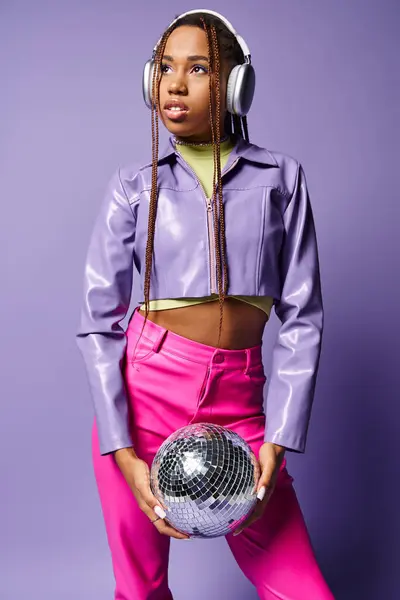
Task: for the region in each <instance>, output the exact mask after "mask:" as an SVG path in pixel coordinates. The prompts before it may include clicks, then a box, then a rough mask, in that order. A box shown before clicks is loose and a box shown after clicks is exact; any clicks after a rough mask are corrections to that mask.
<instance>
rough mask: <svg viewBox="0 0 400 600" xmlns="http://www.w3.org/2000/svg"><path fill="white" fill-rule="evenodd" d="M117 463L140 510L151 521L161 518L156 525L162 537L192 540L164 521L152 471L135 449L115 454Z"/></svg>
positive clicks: (164, 514)
mask: <svg viewBox="0 0 400 600" xmlns="http://www.w3.org/2000/svg"><path fill="white" fill-rule="evenodd" d="M114 457H115V462H116V463H117V465H118V466H119V468H120V470H121V473H122V475H123V476H124V478H125V480H126V482H127V484H128V485H129V487H130V489H131V491H132V493H133V495H134V496H135V498H136V501H137V503H138V505H139V508H140V509H141V510H142V511H143V512H144V513H145V515H146V516H147V517H148V518H149V520H150V521H154V519H156V518H157V517H161V518H160V519H158V520H157V521H156V522H155V523H154V527H157V529H158V531H159V532H160V533H161V534H162V535H169V536H170V537H173V538H176V539H177V540H190V537H189V536H187V535H185V534H183V533H181V532H180V531H178V530H177V529H175V528H174V527H171V526H170V525H168V524H167V523H166V521H165V520H164V519H165V517H166V513H165V511H164V509H163V507H162V506H161V505H160V503H159V502H158V501H157V499H156V497H155V496H154V494H153V493H152V491H151V488H150V469H149V467H148V465H147V463H146V462H145V461H144V460H141V459H140V458H138V456H137V455H136V454H135V452H134V450H133V448H122V449H121V450H117V451H116V452H114Z"/></svg>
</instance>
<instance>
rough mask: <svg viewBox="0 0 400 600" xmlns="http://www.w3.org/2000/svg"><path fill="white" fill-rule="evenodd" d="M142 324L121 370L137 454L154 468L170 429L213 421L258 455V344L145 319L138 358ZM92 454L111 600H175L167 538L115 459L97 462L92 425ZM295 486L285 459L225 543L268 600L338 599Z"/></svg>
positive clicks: (261, 420)
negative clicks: (214, 342) (261, 499)
mask: <svg viewBox="0 0 400 600" xmlns="http://www.w3.org/2000/svg"><path fill="white" fill-rule="evenodd" d="M143 320H144V318H143V317H142V316H141V314H140V313H139V312H138V311H137V310H136V311H135V312H134V314H133V317H132V319H131V321H130V323H129V326H128V330H127V351H126V357H125V359H126V360H125V364H124V375H125V382H126V387H127V391H128V395H129V402H130V405H129V409H130V426H131V433H132V439H133V443H134V447H135V451H136V453H137V454H138V456H139V457H140V458H142V459H143V460H145V461H146V462H147V463H148V465H149V467H150V466H151V463H152V460H153V457H154V455H155V453H156V452H157V450H158V448H159V446H160V444H161V443H162V442H163V441H164V440H165V439H166V438H167V437H168V436H169V435H170V434H171V433H172V432H174V431H175V430H176V429H178V428H179V427H183V426H184V425H188V424H189V423H196V422H197V423H198V422H210V423H216V424H219V425H223V426H225V427H228V428H229V429H232V430H233V431H236V432H237V433H238V434H240V435H241V436H242V437H243V438H244V439H245V440H246V441H247V442H248V443H249V445H250V446H251V448H252V450H253V452H254V453H255V455H256V456H257V457H258V450H259V448H260V446H261V444H262V443H263V436H264V429H265V414H264V409H263V387H264V383H265V375H264V368H263V363H262V354H261V346H256V347H253V348H248V349H245V350H221V349H216V348H213V347H211V346H205V345H203V344H199V343H197V342H193V341H191V340H188V339H186V338H184V337H182V336H178V335H176V334H174V333H172V332H170V331H168V330H166V329H164V328H162V327H160V326H158V325H155V324H154V323H152V322H151V321H147V323H146V326H145V329H144V332H143V335H142V338H141V340H140V341H139V344H138V345H137V348H136V350H135V352H134V348H135V344H136V341H137V338H138V336H139V333H140V330H141V327H142V324H143ZM92 448H93V461H94V470H95V476H96V481H97V486H98V490H99V495H100V501H101V505H102V511H103V515H104V520H105V526H106V532H107V538H108V543H109V547H110V550H111V557H112V562H113V570H114V576H115V580H116V588H115V600H172V598H173V596H172V593H171V590H170V589H169V586H168V560H169V548H170V539H171V538H170V537H167V536H163V535H161V534H160V533H159V532H158V530H157V529H156V527H155V526H154V525H152V524H151V522H150V521H149V518H148V517H147V516H146V515H145V514H144V513H143V512H142V511H141V510H140V509H139V507H138V506H137V503H136V499H135V497H134V496H133V494H132V492H131V491H130V489H129V487H128V485H127V484H126V482H125V480H124V478H123V476H122V474H121V472H120V470H119V468H118V466H117V465H116V463H115V460H114V457H113V454H109V455H105V456H101V455H100V452H99V443H98V435H97V428H96V423H94V425H93V436H92ZM292 482H293V478H292V477H291V476H290V475H289V474H288V471H287V469H286V461H285V462H284V464H283V465H282V468H281V471H280V473H279V476H278V481H277V484H276V487H275V491H274V493H273V495H272V497H271V499H270V501H269V503H268V504H267V506H266V509H265V511H264V514H263V516H262V518H261V519H259V520H258V521H256V522H255V523H253V524H252V525H251V526H250V527H248V528H247V529H245V530H243V532H242V533H241V534H240V535H238V536H235V537H234V536H233V535H232V534H229V535H227V536H226V538H225V539H226V540H227V543H228V544H229V547H230V549H231V551H232V552H233V556H234V558H235V560H236V562H237V564H238V565H239V567H240V569H241V570H242V572H243V573H244V575H245V576H246V577H247V578H248V579H249V580H250V581H251V582H252V583H253V585H254V586H255V587H256V589H257V592H258V595H259V597H260V598H261V599H262V600H276V599H277V598H279V599H281V600H328V599H329V600H332V599H333V595H332V593H331V592H330V590H329V588H328V586H327V584H326V582H325V580H324V578H323V575H322V573H321V571H320V569H319V566H318V563H317V561H316V558H315V555H314V552H313V548H312V545H311V542H310V538H309V535H308V531H307V528H306V525H305V522H304V518H303V515H302V512H301V509H300V506H299V503H298V501H297V497H296V493H295V491H294V489H293V484H292ZM176 543H182V544H184V543H187V542H184V541H179V542H178V541H177V542H176ZM193 543H197V544H201V543H202V541H201V540H196V541H195V542H193ZM232 600H234V599H232Z"/></svg>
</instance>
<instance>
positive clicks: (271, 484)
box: [233, 442, 286, 535]
mask: <svg viewBox="0 0 400 600" xmlns="http://www.w3.org/2000/svg"><path fill="white" fill-rule="evenodd" d="M285 450H286V448H284V447H283V446H278V444H273V443H271V442H265V443H264V444H263V445H262V446H261V448H260V451H259V462H260V467H261V476H260V479H259V482H258V485H257V498H258V500H257V504H256V506H255V508H254V510H253V511H252V512H251V514H250V515H249V516H248V517H247V519H246V520H245V521H243V523H241V525H240V526H239V527H238V528H237V529H236V530H235V532H234V533H233V535H239V533H241V532H242V531H243V529H245V528H246V527H248V526H249V525H251V524H252V523H254V521H257V520H258V519H259V518H260V517H261V516H262V514H263V512H264V509H265V507H266V505H267V504H268V501H269V499H270V498H271V495H272V492H273V491H274V488H275V484H276V479H277V477H278V474H279V469H280V466H281V464H282V461H283V459H284V456H285Z"/></svg>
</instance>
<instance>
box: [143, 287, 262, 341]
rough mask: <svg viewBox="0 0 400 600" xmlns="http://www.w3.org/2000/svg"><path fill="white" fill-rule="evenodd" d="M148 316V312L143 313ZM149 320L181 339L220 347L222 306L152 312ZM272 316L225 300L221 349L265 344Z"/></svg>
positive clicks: (203, 305) (204, 304)
mask: <svg viewBox="0 0 400 600" xmlns="http://www.w3.org/2000/svg"><path fill="white" fill-rule="evenodd" d="M139 312H140V314H141V315H143V316H144V314H145V311H144V309H143V310H142V309H140V311H139ZM147 318H148V320H149V321H152V322H153V323H156V324H157V325H160V326H161V327H165V328H166V329H168V330H169V331H172V332H174V333H176V334H178V335H181V336H183V337H186V338H188V339H190V340H194V341H196V342H199V343H201V344H206V345H207V346H217V342H218V331H219V320H220V307H219V302H218V301H215V302H205V303H203V304H195V305H192V306H184V307H180V308H173V309H166V310H154V311H149V314H148V317H147ZM267 321H268V315H267V314H266V313H265V312H264V311H262V310H260V309H259V308H257V307H255V306H252V305H251V304H248V303H246V302H241V301H240V300H236V299H234V298H225V301H224V318H223V323H222V332H221V340H220V344H219V346H220V348H225V349H230V350H240V349H243V348H251V347H252V346H257V345H258V344H261V341H262V336H263V332H264V328H265V325H266V323H267Z"/></svg>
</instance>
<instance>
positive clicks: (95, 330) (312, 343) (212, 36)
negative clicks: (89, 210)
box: [78, 11, 333, 600]
mask: <svg viewBox="0 0 400 600" xmlns="http://www.w3.org/2000/svg"><path fill="white" fill-rule="evenodd" d="M247 50H248V49H247V46H246V44H245V42H244V40H243V39H242V38H240V36H238V35H237V34H236V33H235V32H233V30H232V26H231V25H230V24H229V23H228V22H227V21H226V20H225V19H224V18H223V17H222V16H221V15H218V14H217V13H214V12H213V11H201V13H199V12H198V11H190V12H189V13H185V14H184V15H182V16H181V17H180V18H177V19H176V20H175V21H173V23H172V24H171V25H170V26H169V27H168V29H167V30H166V32H165V33H164V35H163V36H162V38H161V40H160V41H159V43H158V44H157V46H156V49H155V52H154V53H153V59H154V60H152V61H151V62H149V63H147V65H146V68H145V72H144V83H143V91H144V97H145V100H146V103H147V104H148V106H149V107H150V108H151V111H152V112H151V115H152V139H153V156H152V161H151V162H150V163H148V164H144V163H145V161H143V164H140V165H135V166H133V167H129V168H124V169H122V170H118V172H117V173H116V174H115V176H114V177H113V178H112V180H111V182H110V186H109V189H108V192H107V194H106V196H105V199H104V202H103V204H102V207H101V210H100V212H99V215H98V218H97V221H96V224H95V227H94V231H93V234H92V238H91V242H90V246H89V251H88V256H87V262H86V269H85V279H84V285H85V290H84V303H83V310H82V319H81V325H80V328H79V331H78V344H79V347H80V349H81V351H82V353H83V356H84V359H85V362H86V367H87V372H88V377H89V382H90V387H91V393H92V396H93V400H94V408H95V421H94V425H93V438H92V442H93V461H94V469H95V475H96V480H97V484H98V490H99V495H100V499H101V504H102V509H103V514H104V519H105V526H106V530H107V535H108V542H109V546H110V550H111V555H112V560H113V568H114V574H115V578H116V591H115V599H116V600H150V599H151V600H156V599H157V600H171V598H172V594H171V591H170V589H169V586H168V558H169V547H170V538H171V537H174V538H176V539H188V536H187V535H184V534H182V533H181V532H179V531H177V530H176V529H174V528H172V527H170V526H169V525H168V524H167V522H166V521H165V517H166V514H165V512H164V511H163V508H162V507H161V506H159V505H158V503H157V501H156V499H155V497H154V496H153V495H152V493H151V490H150V486H149V468H150V466H151V462H152V460H153V457H154V455H155V453H156V451H157V449H158V448H159V446H160V444H161V443H162V442H163V440H165V439H166V438H167V437H168V436H169V435H170V434H171V433H172V432H173V431H175V430H176V429H178V428H179V427H182V426H184V425H187V424H189V423H194V422H211V423H217V424H220V425H223V426H226V427H228V428H230V429H232V430H234V431H236V432H237V433H239V434H240V435H241V436H242V437H243V438H244V439H245V440H246V441H247V442H248V443H249V444H250V446H251V447H252V449H253V451H254V453H255V454H256V456H257V457H258V459H259V462H260V467H261V471H262V476H261V479H260V483H259V485H258V489H257V492H258V494H257V495H258V498H259V502H258V505H257V508H256V510H255V511H254V513H253V514H252V515H251V516H250V518H249V519H248V520H247V522H245V523H244V524H243V525H242V526H241V527H240V528H239V529H238V530H237V531H235V532H232V533H231V534H229V535H227V536H226V539H227V542H228V544H229V546H230V548H231V550H232V552H233V554H234V557H235V559H236V561H237V563H238V565H239V567H240V568H241V569H242V571H243V573H244V574H245V575H246V576H247V578H248V579H249V580H250V581H251V582H252V583H253V584H254V585H255V586H256V588H257V591H258V594H259V596H260V598H261V599H263V600H267V599H268V600H272V599H275V598H285V599H286V600H326V599H331V598H333V596H332V594H331V592H330V591H329V589H328V587H327V584H326V583H325V581H324V578H323V576H322V574H321V571H320V569H319V567H318V564H317V562H316V558H315V556H314V553H313V549H312V545H311V542H310V539H309V535H308V532H307V529H306V525H305V523H304V519H303V516H302V513H301V510H300V507H299V504H298V501H297V498H296V494H295V491H294V489H293V485H292V481H293V479H292V477H291V476H290V475H289V473H288V471H287V469H286V459H285V452H286V451H288V452H304V450H305V444H306V435H307V429H308V423H309V418H310V412H311V406H312V401H313V394H314V388H315V382H316V376H317V370H318V363H319V357H320V348H321V336H322V328H323V306H322V297H321V288H320V276H319V263H318V252H317V244H316V236H315V229H314V222H313V215H312V209H311V206H310V201H309V197H308V192H307V187H306V180H305V175H304V171H303V169H302V167H301V165H300V164H299V163H298V162H297V161H296V160H295V159H294V158H292V157H290V156H288V155H286V154H283V153H279V152H272V151H268V150H266V149H265V148H261V147H259V146H256V145H254V144H252V143H250V142H249V139H248V132H247V121H246V114H247V112H248V110H249V108H250V105H251V101H252V97H253V91H254V71H253V67H252V65H251V64H250V57H249V56H247V55H248V52H247ZM158 117H159V118H160V119H161V121H162V122H163V124H164V126H165V127H166V128H167V129H168V131H169V132H170V134H171V135H170V137H169V141H168V146H167V148H166V150H165V151H164V152H163V153H162V155H161V156H158ZM134 267H136V268H137V270H138V272H139V274H140V293H141V302H140V303H139V306H137V307H136V308H135V310H134V312H133V315H132V316H131V318H130V320H129V324H128V327H127V329H126V331H124V330H123V328H122V327H121V325H120V322H121V321H122V320H123V318H124V317H125V316H126V315H127V313H128V310H129V306H130V298H131V287H132V276H133V268H134ZM272 306H274V307H275V311H276V314H277V315H278V317H279V319H280V320H281V323H282V324H281V328H280V331H279V336H278V340H277V342H276V346H275V348H274V353H273V369H272V375H271V381H270V382H269V391H268V398H267V403H266V413H265V412H264V407H263V388H264V384H265V379H266V378H265V375H264V368H263V363H262V353H261V345H262V335H263V331H264V327H265V324H266V323H267V321H268V318H269V315H270V311H271V308H272ZM239 533H240V535H238V534H239Z"/></svg>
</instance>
